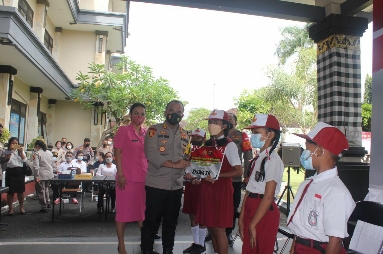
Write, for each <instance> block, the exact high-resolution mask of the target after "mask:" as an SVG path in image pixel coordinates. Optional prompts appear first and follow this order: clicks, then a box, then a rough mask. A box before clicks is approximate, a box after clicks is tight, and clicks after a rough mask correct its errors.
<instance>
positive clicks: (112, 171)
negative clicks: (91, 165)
mask: <svg viewBox="0 0 383 254" xmlns="http://www.w3.org/2000/svg"><path fill="white" fill-rule="evenodd" d="M116 174H117V167H116V164H113V163H112V166H111V167H110V168H108V166H107V165H106V164H100V166H99V167H98V170H97V175H98V176H115V175H116Z"/></svg>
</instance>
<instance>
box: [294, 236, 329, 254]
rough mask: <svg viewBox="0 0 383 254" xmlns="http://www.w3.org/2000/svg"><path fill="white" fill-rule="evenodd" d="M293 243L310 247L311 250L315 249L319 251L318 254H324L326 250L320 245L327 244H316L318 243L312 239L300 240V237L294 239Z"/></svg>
mask: <svg viewBox="0 0 383 254" xmlns="http://www.w3.org/2000/svg"><path fill="white" fill-rule="evenodd" d="M295 242H296V243H299V244H302V245H304V246H306V247H311V248H313V249H316V250H318V251H320V253H322V254H325V252H326V250H325V248H323V247H322V246H321V244H328V242H318V241H315V240H312V239H306V238H300V237H296V238H295Z"/></svg>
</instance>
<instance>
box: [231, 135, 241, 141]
mask: <svg viewBox="0 0 383 254" xmlns="http://www.w3.org/2000/svg"><path fill="white" fill-rule="evenodd" d="M239 138H240V137H239V136H233V137H232V138H231V140H233V141H235V140H239Z"/></svg>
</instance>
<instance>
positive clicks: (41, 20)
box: [33, 0, 49, 43]
mask: <svg viewBox="0 0 383 254" xmlns="http://www.w3.org/2000/svg"><path fill="white" fill-rule="evenodd" d="M47 7H49V2H48V1H47V0H37V3H36V9H35V11H34V17H33V20H34V21H33V31H34V32H35V34H36V35H37V37H38V38H39V39H40V40H41V41H42V43H44V35H45V19H46V10H47Z"/></svg>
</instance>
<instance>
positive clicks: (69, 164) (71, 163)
mask: <svg viewBox="0 0 383 254" xmlns="http://www.w3.org/2000/svg"><path fill="white" fill-rule="evenodd" d="M76 167H78V164H77V163H76V162H75V160H73V153H72V152H66V154H65V161H64V162H62V163H61V164H60V166H59V167H58V170H57V173H58V174H61V173H62V172H63V171H65V170H67V169H68V168H76ZM59 186H60V183H54V184H51V187H52V190H53V198H55V201H54V204H55V205H57V204H59V203H60V197H59V196H60V193H59V191H58V188H59ZM65 187H66V188H78V187H76V186H69V185H68V183H67V184H66V186H65ZM72 203H73V204H78V201H77V193H74V194H73V196H72Z"/></svg>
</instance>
